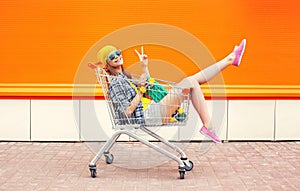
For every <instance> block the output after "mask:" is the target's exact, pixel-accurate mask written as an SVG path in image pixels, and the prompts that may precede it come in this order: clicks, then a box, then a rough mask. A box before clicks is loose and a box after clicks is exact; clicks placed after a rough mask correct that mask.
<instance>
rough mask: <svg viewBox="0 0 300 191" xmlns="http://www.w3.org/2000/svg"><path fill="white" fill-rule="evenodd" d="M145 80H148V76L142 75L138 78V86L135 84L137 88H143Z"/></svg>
mask: <svg viewBox="0 0 300 191" xmlns="http://www.w3.org/2000/svg"><path fill="white" fill-rule="evenodd" d="M147 78H148V74H146V73H143V74H142V75H141V76H140V79H139V82H138V84H137V85H138V87H141V86H145V84H146V81H147Z"/></svg>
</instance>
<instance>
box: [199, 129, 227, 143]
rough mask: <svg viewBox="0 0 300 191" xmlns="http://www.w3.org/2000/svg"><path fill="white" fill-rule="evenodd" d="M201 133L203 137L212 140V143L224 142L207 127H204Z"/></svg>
mask: <svg viewBox="0 0 300 191" xmlns="http://www.w3.org/2000/svg"><path fill="white" fill-rule="evenodd" d="M200 133H202V134H203V135H205V136H206V137H208V138H210V139H211V140H212V141H214V142H215V143H221V142H222V140H221V139H220V138H219V137H218V136H217V135H216V134H215V133H214V132H211V131H210V130H209V129H207V128H206V127H205V126H203V127H202V128H201V129H200Z"/></svg>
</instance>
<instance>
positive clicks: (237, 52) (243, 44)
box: [232, 39, 246, 66]
mask: <svg viewBox="0 0 300 191" xmlns="http://www.w3.org/2000/svg"><path fill="white" fill-rule="evenodd" d="M245 48H246V39H243V40H242V42H241V44H240V45H239V46H238V47H235V48H234V51H233V52H234V53H235V59H234V61H233V62H232V65H234V66H239V65H240V64H241V61H242V57H243V54H244V51H245Z"/></svg>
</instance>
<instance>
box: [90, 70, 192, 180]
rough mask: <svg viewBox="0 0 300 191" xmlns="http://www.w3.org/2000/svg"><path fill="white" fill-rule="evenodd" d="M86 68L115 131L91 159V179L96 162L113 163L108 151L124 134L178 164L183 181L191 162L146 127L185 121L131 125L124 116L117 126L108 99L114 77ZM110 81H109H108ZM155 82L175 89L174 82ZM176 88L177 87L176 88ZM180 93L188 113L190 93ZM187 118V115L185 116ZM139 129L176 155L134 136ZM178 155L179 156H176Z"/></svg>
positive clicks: (183, 90)
mask: <svg viewBox="0 0 300 191" xmlns="http://www.w3.org/2000/svg"><path fill="white" fill-rule="evenodd" d="M88 66H89V67H90V68H91V69H93V70H94V72H95V75H96V78H97V82H98V83H99V84H100V85H101V87H102V90H103V94H104V97H105V102H106V106H107V109H108V111H109V116H110V119H111V122H112V126H113V129H115V133H114V134H113V135H112V136H111V137H110V138H109V139H108V140H107V141H106V142H105V144H104V145H103V146H102V147H101V149H100V150H99V151H98V152H97V153H96V155H95V157H94V158H93V159H92V161H91V162H90V163H89V170H90V173H91V177H93V178H95V177H96V176H97V166H96V164H97V162H98V160H99V159H100V158H101V157H102V156H104V157H105V161H106V163H107V164H111V163H113V160H114V156H113V154H111V153H110V149H111V148H112V147H113V145H114V144H115V143H116V141H117V140H118V138H119V137H120V135H122V134H126V135H128V136H129V137H131V138H133V139H135V140H137V141H139V142H141V143H142V144H144V145H146V146H148V147H150V148H152V149H154V150H155V151H157V152H159V153H161V154H163V155H165V156H167V157H169V158H170V159H172V160H174V161H176V162H177V163H178V172H179V178H180V179H184V176H185V172H186V171H190V170H192V168H193V162H192V161H190V160H189V159H188V158H187V156H186V154H185V153H184V151H183V150H182V149H181V148H179V147H178V146H176V145H174V144H172V143H170V142H169V141H167V140H166V139H165V138H163V137H161V136H160V135H158V134H156V133H155V132H153V131H151V130H150V129H149V128H148V127H151V126H157V125H160V126H161V125H163V126H164V125H166V126H183V125H185V124H186V121H187V119H185V120H183V121H182V120H179V121H175V122H174V121H173V122H168V123H165V124H157V125H156V124H150V125H147V124H133V123H132V122H131V121H130V117H129V116H126V118H127V120H126V121H127V122H126V124H122V125H118V124H117V123H118V120H116V114H115V112H116V111H115V108H114V106H113V103H112V102H111V100H110V98H109V90H108V87H109V84H108V81H110V80H111V79H112V78H115V77H114V76H110V75H108V74H107V73H106V72H105V70H104V69H102V68H100V67H99V66H96V65H94V64H88ZM135 77H137V75H135ZM109 79H110V80H109ZM130 80H132V82H133V83H136V82H137V81H136V80H135V79H130ZM155 80H156V81H158V82H159V83H160V84H161V85H163V86H165V87H166V88H168V89H170V88H175V83H174V82H168V81H165V80H160V79H155ZM176 88H178V87H176ZM182 92H184V96H185V98H184V100H183V102H184V103H183V104H184V109H185V111H186V112H187V113H188V110H189V102H190V101H189V99H190V91H189V89H188V91H186V89H182ZM187 116H188V114H187ZM137 129H140V130H142V131H144V132H145V133H146V134H148V135H150V136H151V137H153V138H155V140H157V141H159V142H161V143H163V144H165V145H166V146H168V147H169V148H171V149H172V150H174V151H176V152H177V155H175V154H174V153H171V152H169V151H167V150H166V149H164V148H161V147H159V146H158V145H157V144H154V142H153V141H151V142H150V141H149V140H147V139H145V138H143V137H140V136H139V135H137V134H136V132H135V130H137ZM178 155H179V156H178Z"/></svg>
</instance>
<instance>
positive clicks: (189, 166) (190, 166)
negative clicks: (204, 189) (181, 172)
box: [183, 161, 194, 171]
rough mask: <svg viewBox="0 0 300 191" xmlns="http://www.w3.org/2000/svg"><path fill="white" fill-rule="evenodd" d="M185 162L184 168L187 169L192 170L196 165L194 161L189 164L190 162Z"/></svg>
mask: <svg viewBox="0 0 300 191" xmlns="http://www.w3.org/2000/svg"><path fill="white" fill-rule="evenodd" d="M183 162H184V161H183ZM184 164H185V166H184V169H185V170H186V171H191V170H192V169H193V167H194V164H193V162H192V161H189V164H188V165H187V164H186V163H185V162H184Z"/></svg>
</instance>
